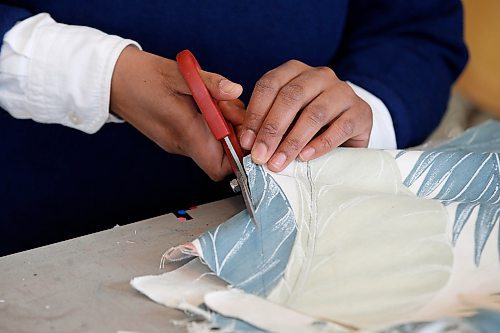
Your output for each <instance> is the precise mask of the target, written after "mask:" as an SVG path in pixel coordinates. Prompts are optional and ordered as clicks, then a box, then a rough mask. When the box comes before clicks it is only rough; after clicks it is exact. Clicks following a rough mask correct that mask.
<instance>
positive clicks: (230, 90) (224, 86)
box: [200, 70, 243, 101]
mask: <svg viewBox="0 0 500 333" xmlns="http://www.w3.org/2000/svg"><path fill="white" fill-rule="evenodd" d="M200 75H201V78H202V79H203V82H205V85H206V86H207V88H208V91H209V92H210V95H212V97H213V98H215V99H216V100H219V101H230V100H233V99H236V98H238V97H239V96H240V95H241V93H242V92H243V87H242V86H241V85H240V84H238V83H234V82H232V81H230V80H228V79H226V78H225V77H224V76H222V75H219V74H215V73H211V72H205V71H203V70H202V71H200Z"/></svg>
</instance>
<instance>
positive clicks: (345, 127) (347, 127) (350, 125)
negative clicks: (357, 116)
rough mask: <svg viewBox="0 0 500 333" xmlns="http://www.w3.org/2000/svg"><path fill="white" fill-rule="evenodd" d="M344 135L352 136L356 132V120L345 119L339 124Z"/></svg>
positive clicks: (338, 127) (339, 128) (339, 129)
mask: <svg viewBox="0 0 500 333" xmlns="http://www.w3.org/2000/svg"><path fill="white" fill-rule="evenodd" d="M337 129H338V131H339V132H340V134H341V136H342V137H346V138H350V137H351V136H352V135H353V133H354V122H353V121H352V119H344V120H343V121H342V122H340V123H339V124H338V126H337Z"/></svg>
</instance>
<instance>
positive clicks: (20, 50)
mask: <svg viewBox="0 0 500 333" xmlns="http://www.w3.org/2000/svg"><path fill="white" fill-rule="evenodd" d="M128 45H135V46H136V47H138V48H140V45H139V44H138V43H136V42H135V41H132V40H129V39H123V38H121V37H118V36H114V35H108V34H105V33H103V32H101V31H99V30H96V29H93V28H89V27H83V26H74V25H65V24H61V23H57V22H55V21H54V20H53V19H52V18H51V17H50V15H49V14H46V13H42V14H38V15H35V16H33V17H30V18H28V19H26V20H23V21H20V22H18V23H17V24H16V25H15V26H14V27H13V28H12V29H11V30H9V31H8V32H7V34H5V36H4V40H3V45H2V48H1V51H0V86H1V87H2V89H0V106H1V107H2V108H4V109H5V110H7V111H8V112H9V113H10V114H11V115H12V116H14V117H16V118H20V119H33V120H35V121H38V122H41V123H56V124H62V125H65V126H69V127H72V128H76V129H79V130H81V131H83V132H86V133H95V132H96V131H97V130H99V128H101V126H102V125H103V124H104V123H105V122H106V121H114V120H115V119H114V117H112V116H110V113H109V101H110V93H111V77H112V75H113V70H114V67H115V64H116V61H117V60H118V57H119V56H120V53H121V52H122V51H123V49H124V48H125V47H126V46H128Z"/></svg>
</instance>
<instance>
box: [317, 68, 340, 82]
mask: <svg viewBox="0 0 500 333" xmlns="http://www.w3.org/2000/svg"><path fill="white" fill-rule="evenodd" d="M316 70H317V71H318V72H319V73H320V74H321V75H325V76H327V77H332V78H335V79H336V78H337V75H335V72H334V71H333V69H331V68H330V67H328V66H320V67H316Z"/></svg>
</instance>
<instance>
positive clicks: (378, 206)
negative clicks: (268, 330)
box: [141, 121, 500, 332]
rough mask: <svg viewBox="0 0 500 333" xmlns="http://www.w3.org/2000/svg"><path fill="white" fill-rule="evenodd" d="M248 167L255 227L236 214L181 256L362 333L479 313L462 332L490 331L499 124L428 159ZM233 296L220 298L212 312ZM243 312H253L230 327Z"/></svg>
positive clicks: (352, 154)
mask: <svg viewBox="0 0 500 333" xmlns="http://www.w3.org/2000/svg"><path fill="white" fill-rule="evenodd" d="M245 168H246V170H247V172H248V176H249V179H252V182H250V186H251V189H252V197H253V198H254V205H255V206H256V209H257V213H258V217H257V220H258V221H259V228H257V229H255V228H253V226H252V224H251V222H250V219H249V216H248V214H247V213H246V211H243V212H242V213H240V214H239V215H236V216H235V217H233V218H231V219H230V220H228V221H227V222H226V223H224V224H222V225H221V226H219V227H217V228H215V229H214V230H211V231H208V232H207V233H205V234H203V235H201V236H200V237H198V238H197V239H196V240H194V241H193V242H192V243H190V244H189V245H188V247H189V248H190V249H191V250H190V252H189V254H190V255H198V256H200V258H201V259H202V261H203V262H204V263H205V264H206V265H207V266H208V267H209V268H210V269H211V270H212V271H213V272H215V273H216V275H217V276H219V277H220V278H222V279H223V280H225V281H226V282H228V283H229V284H230V285H231V286H232V287H233V288H237V289H241V290H243V291H245V292H247V293H251V294H255V295H260V296H261V297H265V298H267V300H268V301H271V302H272V303H275V304H280V305H282V306H285V307H287V308H290V309H292V310H295V311H297V312H299V313H302V314H306V315H308V316H311V317H315V318H318V320H320V319H321V320H325V321H329V322H333V323H340V324H342V325H343V326H344V327H345V328H359V329H364V330H368V331H379V330H384V329H389V327H391V326H394V325H399V326H398V327H397V329H398V330H399V331H400V332H412V330H413V329H416V328H418V327H420V328H419V329H422V332H423V331H424V330H423V328H422V327H423V324H411V325H409V324H407V323H419V322H427V321H434V320H441V319H442V318H450V317H455V318H461V317H469V316H471V315H474V313H476V311H478V309H481V308H484V309H487V310H486V311H480V312H479V313H478V315H477V316H476V317H472V319H464V320H465V322H464V325H463V327H465V328H468V327H473V328H474V329H476V330H477V331H478V332H488V331H484V330H482V328H481V327H489V326H491V325H492V323H495V322H497V320H498V318H500V315H499V312H500V299H499V298H498V294H499V293H500V259H499V256H500V242H499V241H498V240H499V235H500V232H499V229H500V227H499V224H500V122H494V121H491V122H488V123H486V124H484V125H482V126H480V127H477V128H474V129H472V130H469V131H467V132H466V133H464V134H463V135H462V136H460V137H458V138H457V139H454V140H452V141H451V142H449V143H446V144H444V145H441V146H437V147H435V148H433V149H432V150H429V151H377V150H369V149H364V150H363V149H336V150H334V151H332V152H331V153H329V154H328V155H327V156H325V157H323V158H320V159H318V160H314V161H311V162H307V163H300V162H294V163H293V164H292V165H290V166H289V167H287V169H285V170H284V171H283V172H281V173H278V174H275V173H272V172H269V171H268V170H265V169H264V168H262V167H260V166H256V165H254V164H252V163H251V162H250V161H249V160H248V159H247V160H246V163H245ZM259 179H261V180H262V181H255V180H259ZM264 180H265V181H264ZM290 209H291V211H292V212H293V214H290V213H289V210H290ZM292 221H293V223H292ZM285 226H286V227H285ZM259 230H262V231H259ZM291 239H293V245H292V246H291V247H290V245H289V243H290V242H291ZM185 247H186V245H181V246H179V247H177V248H176V249H177V250H178V251H177V253H179V251H181V252H182V249H183V248H185ZM193 248H196V251H193ZM270 249H274V251H271V250H270ZM175 253H176V252H172V251H169V252H167V257H168V258H171V259H175V257H176V255H175ZM268 267H272V268H273V269H268ZM163 278H165V279H168V274H167V276H164V277H163ZM141 291H143V292H144V293H146V294H148V290H147V289H146V290H141ZM235 295H236V294H232V293H231V294H227V295H226V296H225V297H222V296H220V294H219V297H218V306H221V305H220V304H221V303H223V302H224V301H225V300H226V301H228V302H229V301H230V300H231V299H234V297H236V296H235ZM207 296H208V294H207V295H206V296H205V299H207V298H206V297H207ZM221 297H222V300H221ZM222 308H224V306H221V309H222ZM245 311H251V312H253V313H254V315H255V316H257V314H258V313H259V310H258V307H257V308H256V307H250V306H249V307H248V308H246V309H242V310H241V312H242V315H241V316H239V315H238V316H237V317H238V318H249V317H248V316H246V317H245V316H244V312H245ZM497 311H498V312H497ZM255 312H257V314H256V313H255ZM260 314H261V316H267V315H271V314H266V313H260ZM252 317H253V316H252ZM485 317H486V319H485ZM481 318H482V319H481ZM212 320H213V321H214V322H216V323H218V324H220V325H222V326H227V325H234V327H236V328H238V329H240V330H247V331H252V330H256V327H259V321H258V320H257V319H256V320H257V321H255V322H253V321H252V320H253V319H248V320H249V322H248V323H249V324H251V325H250V326H248V325H245V323H243V322H234V320H231V319H227V318H223V317H222V318H221V317H220V315H217V314H216V315H215V316H214V318H212ZM457 322H461V321H460V320H458V319H457V320H455V321H441V322H440V325H441V326H439V325H437V324H436V326H435V327H437V328H439V327H441V330H434V332H444V331H445V329H446V328H447V327H451V326H450V325H453V323H457ZM248 323H247V324H248ZM405 323H406V324H405ZM479 323H481V324H479ZM403 324H405V325H406V326H405V325H403ZM465 328H464V330H461V331H459V332H468V331H467V330H465Z"/></svg>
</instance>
